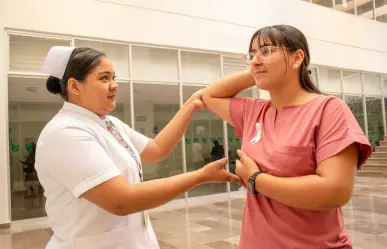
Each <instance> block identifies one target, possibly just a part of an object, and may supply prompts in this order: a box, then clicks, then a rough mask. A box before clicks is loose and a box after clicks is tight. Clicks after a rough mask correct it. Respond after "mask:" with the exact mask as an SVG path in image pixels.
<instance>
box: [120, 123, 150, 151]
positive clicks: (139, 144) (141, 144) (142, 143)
mask: <svg viewBox="0 0 387 249" xmlns="http://www.w3.org/2000/svg"><path fill="white" fill-rule="evenodd" d="M124 126H125V130H126V132H127V133H128V134H129V137H130V140H131V141H132V143H133V145H134V147H136V150H137V152H138V154H141V153H142V152H143V151H144V149H145V147H146V145H147V144H148V142H149V138H148V137H147V136H145V135H143V134H141V133H139V132H137V131H135V130H133V129H132V128H130V127H129V126H128V125H126V124H124Z"/></svg>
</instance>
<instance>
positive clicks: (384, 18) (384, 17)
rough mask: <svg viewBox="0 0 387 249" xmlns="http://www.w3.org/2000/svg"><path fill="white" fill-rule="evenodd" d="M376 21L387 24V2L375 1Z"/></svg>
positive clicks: (383, 0) (384, 0)
mask: <svg viewBox="0 0 387 249" xmlns="http://www.w3.org/2000/svg"><path fill="white" fill-rule="evenodd" d="M375 15H376V20H378V21H380V22H385V23H387V1H386V0H379V1H375Z"/></svg>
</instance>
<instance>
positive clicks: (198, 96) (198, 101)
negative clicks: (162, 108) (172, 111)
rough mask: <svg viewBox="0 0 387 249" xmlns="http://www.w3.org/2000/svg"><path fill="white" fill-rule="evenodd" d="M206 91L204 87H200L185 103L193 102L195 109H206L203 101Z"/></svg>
mask: <svg viewBox="0 0 387 249" xmlns="http://www.w3.org/2000/svg"><path fill="white" fill-rule="evenodd" d="M203 91H204V88H203V89H200V90H198V91H196V92H195V93H194V94H192V96H191V97H190V98H189V99H188V100H187V101H186V102H185V103H184V105H186V104H192V105H193V106H194V107H195V110H201V109H205V108H206V106H205V104H204V103H203V101H202V93H203Z"/></svg>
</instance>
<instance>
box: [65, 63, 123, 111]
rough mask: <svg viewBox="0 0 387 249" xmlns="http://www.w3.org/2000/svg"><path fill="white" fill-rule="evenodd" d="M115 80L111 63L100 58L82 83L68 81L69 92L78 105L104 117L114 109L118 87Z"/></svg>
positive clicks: (72, 80)
mask: <svg viewBox="0 0 387 249" xmlns="http://www.w3.org/2000/svg"><path fill="white" fill-rule="evenodd" d="M115 78H116V76H115V71H114V68H113V63H112V62H111V60H109V59H108V58H107V57H102V58H101V59H100V62H99V64H98V65H97V66H96V67H95V68H94V69H93V70H92V71H91V72H90V73H89V74H88V75H87V77H86V78H85V80H84V81H82V82H78V81H76V80H75V79H70V80H69V91H70V92H72V95H73V96H75V101H77V102H78V103H79V105H81V106H82V107H84V108H86V109H88V110H90V111H92V112H94V113H95V114H97V115H99V116H105V115H107V114H108V113H109V112H111V111H113V110H114V108H115V107H116V98H115V97H116V94H117V91H118V85H117V83H116V82H115Z"/></svg>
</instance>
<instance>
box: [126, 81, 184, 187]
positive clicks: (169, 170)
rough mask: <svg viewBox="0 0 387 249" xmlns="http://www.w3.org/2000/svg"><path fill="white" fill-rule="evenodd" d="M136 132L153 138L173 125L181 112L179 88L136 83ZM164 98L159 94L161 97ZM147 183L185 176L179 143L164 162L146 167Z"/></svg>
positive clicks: (145, 178)
mask: <svg viewBox="0 0 387 249" xmlns="http://www.w3.org/2000/svg"><path fill="white" fill-rule="evenodd" d="M133 91H134V116H135V120H134V121H135V125H134V127H135V130H136V131H138V132H140V133H142V134H144V135H145V136H147V137H149V138H154V137H156V136H157V134H158V133H159V132H160V131H161V130H162V129H163V128H164V127H165V126H166V125H167V124H168V123H169V121H171V119H172V118H173V117H174V116H175V114H176V113H177V111H178V110H179V109H180V108H179V87H178V85H177V84H174V83H170V84H144V83H134V84H133ZM161 92H162V93H163V94H160V93H161ZM143 172H144V180H151V179H156V178H163V177H168V176H173V175H177V174H181V173H183V163H182V151H181V144H180V143H179V144H178V145H177V146H176V147H175V149H174V150H173V152H172V153H171V154H170V155H169V156H168V157H167V158H166V159H164V160H163V161H161V162H159V163H155V164H152V165H149V164H148V165H144V168H143Z"/></svg>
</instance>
